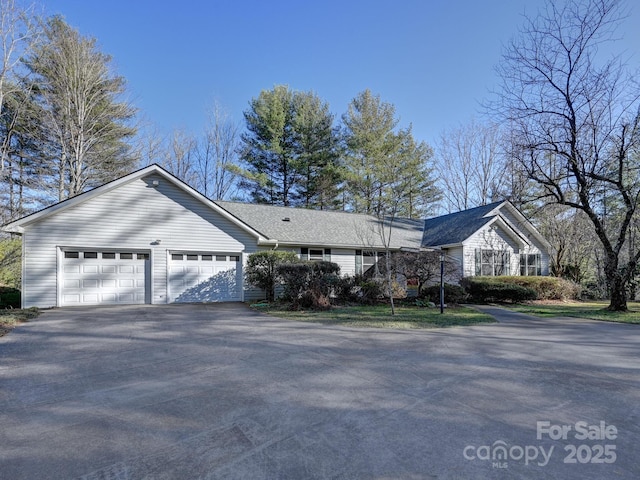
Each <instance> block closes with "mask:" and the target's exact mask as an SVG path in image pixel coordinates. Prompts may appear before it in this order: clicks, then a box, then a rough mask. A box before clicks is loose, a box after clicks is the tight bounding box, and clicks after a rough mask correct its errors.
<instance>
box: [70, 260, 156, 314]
mask: <svg viewBox="0 0 640 480" xmlns="http://www.w3.org/2000/svg"><path fill="white" fill-rule="evenodd" d="M149 262H150V260H149V252H135V251H126V252H125V251H122V252H118V251H97V250H65V251H63V252H62V261H61V268H60V271H61V275H60V281H59V284H58V289H59V299H60V302H59V305H60V306H74V305H119V304H120V305H129V304H142V303H150V282H149V276H150V263H149Z"/></svg>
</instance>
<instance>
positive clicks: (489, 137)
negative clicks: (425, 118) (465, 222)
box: [436, 120, 505, 212]
mask: <svg viewBox="0 0 640 480" xmlns="http://www.w3.org/2000/svg"><path fill="white" fill-rule="evenodd" d="M436 168H437V171H438V176H439V178H440V182H441V184H442V185H441V188H442V191H443V197H444V198H443V200H444V208H445V209H446V210H447V211H449V212H457V211H460V210H466V209H468V208H473V207H478V206H480V205H487V204H488V203H491V202H493V201H495V200H497V199H498V197H500V196H501V195H502V194H503V193H504V190H505V188H504V181H505V160H504V155H503V154H502V152H501V148H500V136H499V132H498V128H497V127H496V126H495V125H489V124H479V123H476V121H474V120H472V121H471V122H470V123H468V124H466V125H461V126H459V127H457V128H453V129H451V130H448V131H445V132H443V133H442V134H441V136H440V140H439V142H438V144H437V146H436Z"/></svg>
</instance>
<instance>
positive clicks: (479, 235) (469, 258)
mask: <svg viewBox="0 0 640 480" xmlns="http://www.w3.org/2000/svg"><path fill="white" fill-rule="evenodd" d="M478 248H482V249H486V250H506V251H508V252H510V257H511V262H510V268H511V275H518V274H519V271H520V256H519V254H520V247H519V245H518V244H517V243H516V242H515V240H514V239H513V238H512V237H511V235H509V234H507V232H505V231H504V230H503V229H502V228H501V227H499V226H496V227H495V228H493V227H483V228H481V229H480V230H478V231H477V232H476V233H474V234H473V235H471V236H470V237H469V238H468V239H467V240H466V241H465V242H464V276H465V277H469V276H473V275H475V274H476V259H475V251H476V249H478Z"/></svg>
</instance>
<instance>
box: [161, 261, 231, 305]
mask: <svg viewBox="0 0 640 480" xmlns="http://www.w3.org/2000/svg"><path fill="white" fill-rule="evenodd" d="M241 275H242V268H241V263H240V255H239V254H228V253H188V252H179V253H175V252H174V253H171V255H170V257H169V301H170V302H237V301H240V300H241V290H240V289H241V287H242V277H241Z"/></svg>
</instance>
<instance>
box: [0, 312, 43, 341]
mask: <svg viewBox="0 0 640 480" xmlns="http://www.w3.org/2000/svg"><path fill="white" fill-rule="evenodd" d="M39 314H40V312H39V311H38V309H37V308H29V309H27V310H19V309H6V310H0V337H1V336H3V335H6V334H7V333H9V332H10V331H11V329H12V328H13V327H15V326H16V325H18V324H19V323H22V322H27V321H29V319H31V318H36V317H37V316H38V315H39Z"/></svg>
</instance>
